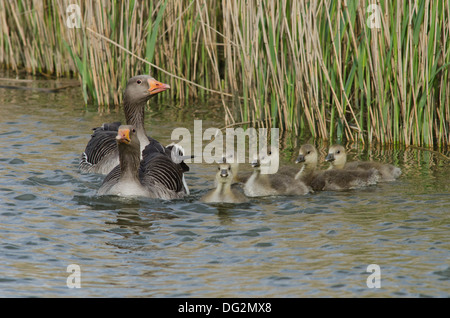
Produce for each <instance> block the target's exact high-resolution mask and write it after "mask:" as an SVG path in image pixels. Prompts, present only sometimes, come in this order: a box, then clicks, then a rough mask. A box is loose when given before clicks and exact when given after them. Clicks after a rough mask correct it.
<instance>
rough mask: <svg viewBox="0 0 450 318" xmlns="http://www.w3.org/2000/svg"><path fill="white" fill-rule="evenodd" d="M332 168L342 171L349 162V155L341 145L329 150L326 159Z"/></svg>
mask: <svg viewBox="0 0 450 318" xmlns="http://www.w3.org/2000/svg"><path fill="white" fill-rule="evenodd" d="M325 161H328V162H329V163H330V164H331V166H332V167H334V168H338V169H342V168H344V166H345V163H346V162H347V154H346V152H345V148H344V147H343V146H341V145H333V146H331V147H330V149H329V150H328V155H327V156H326V158H325Z"/></svg>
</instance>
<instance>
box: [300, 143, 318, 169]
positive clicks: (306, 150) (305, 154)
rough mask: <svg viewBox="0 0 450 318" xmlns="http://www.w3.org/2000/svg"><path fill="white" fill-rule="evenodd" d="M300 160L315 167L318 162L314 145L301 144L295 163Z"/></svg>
mask: <svg viewBox="0 0 450 318" xmlns="http://www.w3.org/2000/svg"><path fill="white" fill-rule="evenodd" d="M301 162H303V163H304V165H305V166H311V167H316V166H317V162H318V153H317V149H316V147H314V146H313V145H310V144H305V145H303V146H301V147H300V151H299V152H298V157H297V159H296V160H295V163H301Z"/></svg>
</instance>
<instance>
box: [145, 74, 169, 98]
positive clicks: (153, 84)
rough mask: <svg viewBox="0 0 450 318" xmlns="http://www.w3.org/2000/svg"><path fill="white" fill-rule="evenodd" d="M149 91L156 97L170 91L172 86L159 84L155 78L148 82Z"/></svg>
mask: <svg viewBox="0 0 450 318" xmlns="http://www.w3.org/2000/svg"><path fill="white" fill-rule="evenodd" d="M148 87H149V89H148V91H149V92H150V95H156V94H158V93H160V92H164V91H165V90H167V89H169V88H170V86H169V85H168V84H164V83H161V82H158V81H157V80H155V79H154V78H152V79H149V80H148Z"/></svg>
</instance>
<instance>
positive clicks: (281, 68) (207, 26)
mask: <svg viewBox="0 0 450 318" xmlns="http://www.w3.org/2000/svg"><path fill="white" fill-rule="evenodd" d="M69 3H77V4H78V5H79V7H80V9H81V28H68V27H67V24H66V22H67V17H68V13H67V12H66V8H67V6H68V5H69ZM374 5H375V6H374ZM0 25H1V30H0V63H1V64H2V65H4V66H6V67H9V68H11V69H14V70H17V71H19V70H21V69H25V70H26V71H27V72H29V73H32V74H38V73H45V74H51V75H54V76H78V77H79V79H80V81H81V83H82V89H83V96H84V98H85V102H86V103H94V104H98V105H100V107H99V109H100V110H104V109H107V108H108V106H110V105H119V104H120V102H121V98H122V96H121V92H122V91H123V88H124V86H125V84H126V81H127V79H128V78H129V77H131V76H133V75H135V74H138V73H151V74H153V75H154V76H155V77H157V78H158V79H160V80H161V81H163V82H166V83H169V84H170V85H171V87H172V89H171V90H170V94H171V97H172V98H175V99H177V100H178V101H179V102H180V103H181V104H183V103H184V102H185V101H186V100H188V99H192V98H212V97H217V98H219V100H220V101H221V103H222V104H223V107H224V113H225V124H226V125H229V126H233V125H235V126H238V125H244V126H245V125H249V126H254V127H257V126H266V127H269V126H270V127H279V128H281V129H283V130H287V131H289V132H292V133H293V134H296V135H303V134H304V135H308V136H311V137H313V138H320V139H323V140H332V141H335V140H338V141H344V140H345V141H351V142H362V143H370V144H372V143H379V144H383V145H387V144H390V145H400V144H401V145H416V146H422V147H435V148H443V147H448V145H449V144H450V110H449V108H450V106H449V105H450V84H449V77H450V76H449V75H450V74H449V72H450V41H449V39H450V4H449V2H448V1H431V0H416V1H410V0H397V1H387V0H385V1H368V0H366V1H346V0H343V1H332V0H322V1H295V0H280V1H262V0H252V1H244V0H227V1H216V0H210V1H207V0H189V1H188V0H185V1H183V0H155V1H135V0H124V1H112V2H109V1H105V2H103V1H94V0H85V1H81V0H77V1H73V0H71V1H68V0H43V1H41V0H39V1H38V0H28V1H20V0H9V1H1V2H0ZM164 95H165V96H167V95H168V94H164ZM446 149H448V148H446Z"/></svg>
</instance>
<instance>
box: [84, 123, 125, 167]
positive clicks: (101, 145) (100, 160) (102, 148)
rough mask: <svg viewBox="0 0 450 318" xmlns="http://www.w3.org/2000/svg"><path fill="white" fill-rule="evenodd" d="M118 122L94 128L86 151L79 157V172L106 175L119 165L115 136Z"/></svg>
mask: <svg viewBox="0 0 450 318" xmlns="http://www.w3.org/2000/svg"><path fill="white" fill-rule="evenodd" d="M119 126H120V122H114V123H110V124H103V125H102V126H101V127H97V128H94V129H93V130H94V133H93V134H92V135H91V139H90V140H89V142H88V144H87V146H86V149H85V150H84V152H83V154H82V155H81V160H80V170H81V171H82V172H94V173H102V174H107V173H108V172H109V171H111V169H113V168H114V167H115V166H116V165H117V164H118V163H119V152H118V150H117V142H116V136H117V131H118V128H119Z"/></svg>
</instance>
